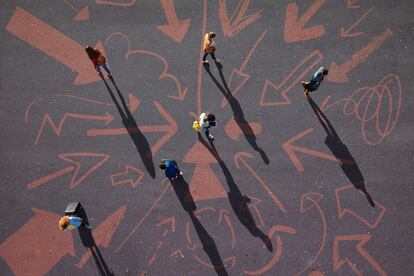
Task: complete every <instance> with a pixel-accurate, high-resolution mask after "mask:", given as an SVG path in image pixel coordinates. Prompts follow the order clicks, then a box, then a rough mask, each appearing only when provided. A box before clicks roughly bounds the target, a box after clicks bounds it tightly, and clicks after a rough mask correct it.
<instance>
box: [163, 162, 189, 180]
mask: <svg viewBox="0 0 414 276" xmlns="http://www.w3.org/2000/svg"><path fill="white" fill-rule="evenodd" d="M159 167H160V169H161V170H165V176H166V177H167V178H168V179H169V180H173V179H176V178H177V177H178V176H179V175H182V174H183V173H182V172H181V171H180V169H179V168H178V165H177V161H175V160H174V159H162V160H161V164H160V165H159Z"/></svg>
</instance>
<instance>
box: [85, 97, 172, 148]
mask: <svg viewBox="0 0 414 276" xmlns="http://www.w3.org/2000/svg"><path fill="white" fill-rule="evenodd" d="M153 104H154V105H155V107H156V109H157V110H158V112H159V113H160V114H161V115H162V116H163V117H164V119H166V120H167V122H168V125H152V126H140V127H139V129H136V128H129V129H126V128H125V127H123V128H107V129H99V128H97V129H90V130H88V131H87V133H86V134H87V135H88V136H92V137H96V136H113V135H128V134H129V133H133V132H134V131H136V132H142V133H147V132H150V133H151V132H164V133H165V134H164V136H162V137H161V138H160V139H158V141H157V142H156V143H155V145H153V146H152V147H151V151H152V154H153V155H155V154H156V153H157V152H158V151H159V150H160V148H161V147H162V146H163V145H164V144H165V143H166V142H167V141H168V140H169V139H170V138H171V137H172V136H174V134H175V133H176V132H177V123H176V122H175V120H174V119H173V117H171V115H170V114H168V113H167V111H166V110H165V109H164V107H163V106H162V105H161V104H160V103H159V102H157V101H153Z"/></svg>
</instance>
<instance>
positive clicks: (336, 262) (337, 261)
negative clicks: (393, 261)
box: [333, 234, 387, 276]
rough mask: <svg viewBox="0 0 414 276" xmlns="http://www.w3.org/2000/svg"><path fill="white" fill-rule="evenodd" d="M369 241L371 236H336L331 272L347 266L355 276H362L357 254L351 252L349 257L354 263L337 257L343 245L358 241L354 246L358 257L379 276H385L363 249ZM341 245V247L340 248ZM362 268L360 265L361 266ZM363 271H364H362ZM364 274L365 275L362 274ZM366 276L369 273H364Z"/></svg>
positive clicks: (382, 270) (378, 265)
mask: <svg viewBox="0 0 414 276" xmlns="http://www.w3.org/2000/svg"><path fill="white" fill-rule="evenodd" d="M370 239H371V235H367V234H361V235H347V236H336V237H335V240H334V244H333V271H334V272H336V271H338V270H339V269H340V268H341V267H342V266H343V265H348V266H349V268H351V270H352V271H353V272H354V273H355V274H357V275H362V271H361V269H358V268H357V267H359V265H357V263H360V262H358V261H357V260H361V258H359V257H358V254H355V253H354V252H352V254H349V256H353V257H355V258H356V259H355V261H351V260H349V259H348V258H347V257H342V258H341V257H340V256H339V248H341V247H344V245H343V244H345V243H350V242H355V241H358V244H357V245H356V246H355V248H356V251H358V253H359V255H360V256H361V257H362V258H363V259H365V261H367V262H368V263H369V264H370V265H371V266H372V268H373V269H375V270H376V271H377V272H378V273H379V274H380V275H381V276H386V275H387V273H386V272H385V271H384V269H382V267H381V266H380V264H379V263H378V262H377V261H376V260H375V259H374V258H373V257H372V256H371V255H369V253H368V252H367V251H366V250H365V249H364V245H365V244H366V243H367V242H368V241H369V240H370ZM340 244H341V246H340ZM361 266H362V265H361ZM364 270H365V269H364ZM364 274H365V273H364ZM366 274H367V275H368V274H369V273H366Z"/></svg>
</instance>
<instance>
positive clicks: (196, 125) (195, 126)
mask: <svg viewBox="0 0 414 276" xmlns="http://www.w3.org/2000/svg"><path fill="white" fill-rule="evenodd" d="M193 128H194V130H195V131H197V132H201V129H200V123H199V122H198V121H194V123H193Z"/></svg>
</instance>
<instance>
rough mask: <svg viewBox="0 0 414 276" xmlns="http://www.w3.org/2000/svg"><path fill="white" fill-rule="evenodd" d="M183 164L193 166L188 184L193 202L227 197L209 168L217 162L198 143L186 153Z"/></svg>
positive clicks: (221, 185)
mask: <svg viewBox="0 0 414 276" xmlns="http://www.w3.org/2000/svg"><path fill="white" fill-rule="evenodd" d="M183 162H185V163H193V164H195V168H194V173H193V176H192V178H191V184H190V193H191V195H192V196H193V199H194V200H195V201H199V200H206V199H212V198H222V197H227V192H226V190H225V189H224V188H223V184H221V182H220V180H219V179H218V178H217V176H216V174H215V173H214V172H213V170H212V169H211V167H210V165H211V164H216V163H217V160H216V158H215V157H214V156H213V155H212V154H211V153H210V151H208V149H206V147H205V146H204V145H202V144H201V143H200V142H199V141H197V142H196V143H195V144H194V145H193V146H192V147H191V149H190V150H189V151H188V152H187V154H186V155H185V156H184V158H183Z"/></svg>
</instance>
